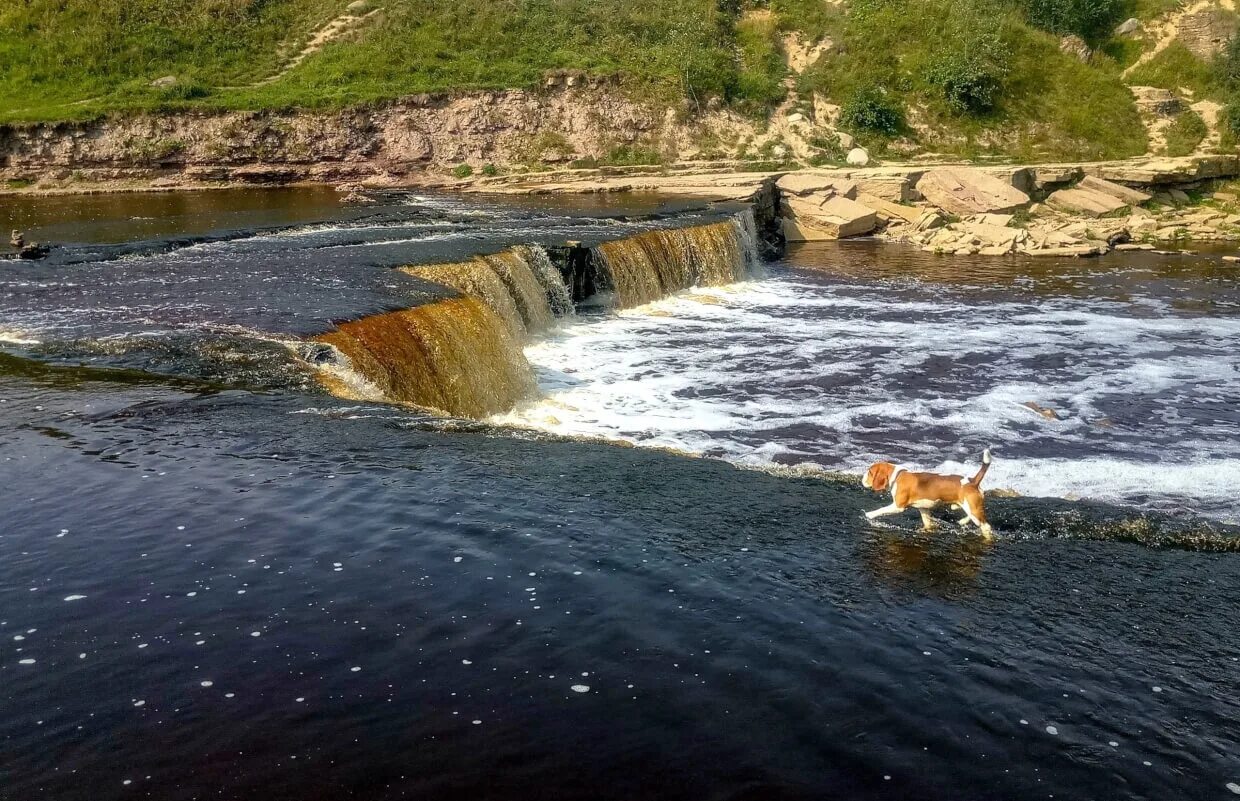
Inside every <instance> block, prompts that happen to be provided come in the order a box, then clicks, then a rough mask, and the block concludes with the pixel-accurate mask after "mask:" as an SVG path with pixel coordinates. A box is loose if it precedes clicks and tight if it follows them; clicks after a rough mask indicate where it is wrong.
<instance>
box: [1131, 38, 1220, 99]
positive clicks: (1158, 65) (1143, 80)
mask: <svg viewBox="0 0 1240 801" xmlns="http://www.w3.org/2000/svg"><path fill="white" fill-rule="evenodd" d="M1128 82H1129V83H1131V84H1132V85H1133V86H1158V87H1161V88H1163V89H1170V90H1171V91H1173V92H1178V91H1179V90H1181V89H1187V90H1189V91H1190V92H1192V93H1193V94H1194V95H1199V94H1206V93H1207V92H1208V91H1209V90H1210V88H1211V87H1212V86H1213V84H1214V74H1213V72H1212V71H1211V69H1210V65H1208V64H1206V63H1205V62H1204V61H1202V60H1201V59H1199V58H1197V57H1196V56H1195V55H1193V54H1192V52H1191V51H1190V50H1189V49H1188V48H1187V47H1185V46H1184V45H1182V44H1180V43H1179V42H1172V43H1171V44H1170V45H1168V46H1167V47H1166V48H1165V49H1164V50H1163V51H1162V52H1161V53H1159V54H1158V55H1156V56H1154V57H1153V58H1152V59H1150V60H1149V61H1147V62H1145V63H1144V64H1142V65H1141V66H1139V67H1137V68H1136V69H1134V70H1133V71H1132V72H1130V73H1129V74H1128Z"/></svg>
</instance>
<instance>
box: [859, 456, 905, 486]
mask: <svg viewBox="0 0 1240 801" xmlns="http://www.w3.org/2000/svg"><path fill="white" fill-rule="evenodd" d="M895 471H896V466H895V465H894V464H892V463H891V462H875V463H874V464H872V465H870V469H869V470H866V471H865V476H864V477H863V478H862V479H861V486H863V487H865V488H866V489H872V490H874V491H875V492H882V491H883V490H885V489H887V487H888V486H889V485H890V484H891V474H892V473H894V472H895Z"/></svg>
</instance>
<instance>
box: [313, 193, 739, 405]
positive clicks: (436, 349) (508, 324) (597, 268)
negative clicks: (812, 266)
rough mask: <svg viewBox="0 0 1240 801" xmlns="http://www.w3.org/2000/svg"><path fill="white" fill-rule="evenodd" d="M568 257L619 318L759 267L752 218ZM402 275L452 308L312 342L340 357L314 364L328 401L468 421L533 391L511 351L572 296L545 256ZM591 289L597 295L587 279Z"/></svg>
mask: <svg viewBox="0 0 1240 801" xmlns="http://www.w3.org/2000/svg"><path fill="white" fill-rule="evenodd" d="M570 248H573V249H575V250H574V252H576V253H579V254H581V255H583V256H584V255H587V254H588V255H589V257H590V258H589V260H583V261H582V264H584V265H585V266H584V267H582V268H581V269H583V270H587V271H589V273H588V274H589V275H591V276H596V277H597V279H598V283H599V284H601V285H602V286H604V287H608V286H609V287H610V288H612V289H614V290H615V296H616V305H617V306H619V307H621V308H626V307H630V306H637V305H640V304H643V303H649V302H651V301H654V300H658V299H659V298H661V297H664V296H666V295H669V294H672V293H674V292H679V291H682V290H685V289H688V288H690V287H692V286H718V285H722V284H729V283H732V282H734V281H741V280H744V279H746V278H748V277H749V276H751V275H754V274H755V273H756V272H757V270H758V269H759V265H760V258H759V256H758V246H757V233H756V230H755V225H754V218H753V214H752V212H745V213H743V214H739V215H737V216H736V217H734V218H733V219H731V220H728V221H725V222H719V223H712V224H709V225H698V226H694V227H691V228H677V229H671V230H663V231H650V232H647V233H643V234H638V235H637V236H632V237H628V238H627V239H621V240H618V241H615V242H605V243H603V244H601V245H597V246H595V247H593V248H590V249H589V250H586V249H585V248H581V247H580V246H578V245H575V244H574V245H571V246H570ZM573 263H574V264H576V263H577V262H576V261H575V260H574V261H573ZM590 263H592V266H591V264H590ZM400 269H401V270H403V271H404V272H406V273H408V274H410V275H413V276H416V277H418V278H422V279H424V280H427V281H431V282H434V283H437V284H440V285H442V286H445V287H450V288H452V289H455V290H456V291H457V292H460V293H461V297H455V298H449V299H446V300H440V301H436V302H433V303H427V304H425V305H423V306H416V307H414V308H411V309H405V310H403V311H397V312H391V313H388V314H376V315H373V316H370V317H364V318H362V319H360V320H354V321H351V322H345V323H341V324H340V325H339V326H338V327H337V329H336V330H334V331H331V332H329V333H326V334H322V335H320V336H318V337H315V340H316V341H317V342H320V343H325V344H327V345H331V346H333V347H334V348H335V351H334V353H335V354H338V355H339V356H338V357H333V358H325V359H324V360H323V361H318V360H315V361H314V363H315V364H316V366H317V367H318V368H319V374H320V379H321V380H322V382H323V384H324V385H325V386H326V387H327V388H328V390H329V391H331V392H333V393H334V394H337V395H343V396H345V397H351V398H359V399H366V400H372V399H376V398H382V399H386V400H390V401H396V402H403V403H411V404H415V405H417V406H422V407H425V408H428V409H433V410H438V411H441V412H444V413H446V414H450V415H460V416H469V417H486V416H488V415H492V414H496V413H498V412H502V411H508V410H509V409H511V408H512V407H513V406H514V405H515V404H516V403H517V402H518V401H519V400H521V399H522V398H524V397H527V396H529V395H530V394H532V393H533V392H534V391H535V389H536V385H535V382H534V377H533V371H532V370H531V369H530V366H529V363H528V362H527V361H526V360H525V356H524V355H523V354H522V352H521V347H522V345H523V344H525V343H526V342H527V341H528V340H529V338H530V337H531V336H534V335H537V334H541V333H543V332H545V331H547V330H548V329H550V328H551V326H552V325H553V324H554V322H555V318H556V317H565V316H571V315H572V314H573V299H572V296H571V295H570V293H569V290H568V288H567V287H566V286H565V283H564V279H563V277H562V275H561V273H560V270H559V269H557V268H556V267H555V265H553V264H552V263H551V260H550V259H549V258H548V255H547V252H546V251H545V250H543V248H541V247H539V246H537V245H521V246H517V247H513V248H510V249H508V250H504V251H501V252H499V253H496V254H492V255H488V256H476V257H474V258H472V259H469V260H467V261H461V262H454V263H449V264H428V265H419V266H410V267H402V268H400ZM566 269H569V270H573V269H577V268H575V267H567V268H566ZM574 275H576V273H574ZM589 281H590V286H594V285H595V283H594V281H595V278H594V277H591V278H590V279H589ZM589 291H593V290H589Z"/></svg>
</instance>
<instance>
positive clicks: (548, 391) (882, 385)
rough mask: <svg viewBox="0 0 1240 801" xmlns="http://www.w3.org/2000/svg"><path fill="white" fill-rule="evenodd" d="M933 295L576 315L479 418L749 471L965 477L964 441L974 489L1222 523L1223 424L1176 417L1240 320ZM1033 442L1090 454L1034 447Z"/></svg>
mask: <svg viewBox="0 0 1240 801" xmlns="http://www.w3.org/2000/svg"><path fill="white" fill-rule="evenodd" d="M906 294H907V293H906ZM944 295H945V297H944V300H942V301H932V300H926V299H925V295H919V296H918V297H917V299H916V300H909V299H906V298H905V297H903V296H899V297H892V296H890V295H888V294H886V293H884V292H883V291H882V287H877V286H876V285H865V284H847V283H840V284H821V283H814V282H808V281H804V280H801V279H798V278H796V277H777V278H775V279H772V280H768V281H762V282H747V283H741V284H735V285H732V286H728V287H710V288H704V289H695V290H691V291H689V292H686V293H682V294H680V295H677V296H674V297H671V298H666V299H663V300H660V301H656V302H654V303H651V304H647V305H645V306H641V307H638V308H634V309H628V310H625V311H622V312H619V313H617V314H613V315H609V316H607V317H603V318H593V319H580V318H579V319H578V321H577V322H576V323H575V324H573V325H568V326H564V327H562V328H561V329H560V330H558V331H556V332H553V333H552V334H551V335H550V336H549V337H548V338H547V339H545V340H543V341H542V342H539V343H537V344H534V345H532V346H530V347H528V348H527V349H526V351H525V353H526V356H527V358H528V359H529V361H530V362H531V364H533V365H534V367H535V369H536V372H537V374H538V379H539V383H540V386H541V387H542V389H543V396H542V397H541V398H540V399H539V400H537V401H535V402H533V403H531V404H529V405H526V406H524V407H522V408H518V409H516V410H514V411H512V412H510V413H507V414H503V415H500V416H498V417H496V418H494V422H498V423H501V424H507V425H513V426H521V427H529V428H534V429H539V430H543V431H549V432H553V433H556V434H561V435H569V436H585V437H603V438H608V439H613V440H617V441H623V442H628V443H633V444H637V445H641V446H646V447H658V448H666V449H673V450H680V451H684V452H687V453H691V454H705V455H710V456H716V457H720V458H724V459H728V460H730V461H734V462H737V463H740V464H746V465H753V466H759V467H771V466H775V465H783V466H788V465H799V466H802V467H804V468H806V469H827V470H849V471H853V470H858V469H861V468H863V467H864V466H865V465H866V464H868V463H870V462H873V461H874V460H876V459H878V458H888V459H892V460H894V461H900V462H908V463H910V464H915V465H917V466H919V467H922V468H924V469H942V470H943V471H944V472H960V473H963V474H966V475H969V476H971V475H972V474H973V473H974V472H976V470H977V468H978V467H979V466H980V463H979V462H978V461H976V460H977V459H979V458H980V453H981V446H980V445H979V446H977V447H976V454H969V457H968V458H969V459H970V460H972V461H970V462H962V461H960V457H959V456H954V452H957V451H959V449H960V443H962V442H966V441H973V442H982V443H984V444H990V445H994V446H995V463H994V465H992V468H991V472H990V474H989V475H988V477H987V479H986V486H987V487H990V488H996V487H1006V488H1010V489H1014V490H1016V491H1018V492H1021V493H1023V494H1029V495H1049V496H1057V497H1081V498H1090V499H1096V500H1104V501H1112V502H1123V503H1142V504H1148V505H1153V506H1161V507H1163V508H1170V507H1174V506H1176V505H1178V504H1182V505H1184V506H1186V507H1187V508H1189V509H1190V510H1192V511H1194V512H1196V513H1200V514H1204V515H1207V516H1214V517H1220V518H1222V519H1225V520H1235V519H1240V505H1238V504H1237V501H1236V500H1235V499H1234V497H1233V496H1234V487H1232V486H1228V482H1227V481H1225V479H1224V477H1225V476H1227V475H1229V474H1233V475H1234V474H1235V470H1236V469H1237V466H1238V465H1240V437H1237V436H1236V431H1235V430H1234V429H1235V423H1234V422H1229V421H1228V420H1225V419H1219V420H1217V421H1211V420H1209V419H1204V418H1203V417H1202V416H1201V415H1197V416H1196V417H1192V416H1189V415H1187V414H1185V411H1186V410H1187V409H1189V408H1190V407H1191V406H1193V405H1194V404H1201V403H1212V404H1216V405H1218V406H1219V407H1220V408H1224V407H1225V406H1226V404H1227V402H1228V401H1227V399H1228V398H1231V397H1235V396H1237V395H1240V361H1238V360H1236V359H1235V358H1231V357H1230V356H1229V354H1231V353H1234V352H1236V351H1240V319H1234V318H1228V317H1218V318H1211V317H1187V316H1184V315H1183V314H1176V313H1173V312H1172V311H1171V310H1169V306H1168V304H1162V303H1161V301H1157V300H1150V301H1149V302H1148V303H1146V304H1145V308H1146V309H1147V312H1143V314H1142V315H1141V316H1134V315H1133V314H1132V313H1131V307H1130V306H1129V305H1128V304H1120V303H1116V302H1112V301H1099V300H1090V299H1082V298H1075V297H1069V298H1060V299H1053V300H1048V301H1046V302H1043V303H1040V304H1039V305H1034V304H1030V303H1022V302H1009V303H995V304H992V305H990V306H989V307H987V314H986V322H985V324H978V321H977V319H976V315H971V314H967V313H965V314H962V312H961V309H962V308H963V307H962V305H961V303H960V302H959V301H957V300H956V299H953V298H952V297H950V293H949V292H945V293H944ZM1163 306H1168V308H1163ZM1159 314H1161V315H1163V316H1157V315H1159ZM973 363H978V364H985V365H986V367H987V370H988V372H987V375H988V376H990V377H989V378H988V380H987V381H986V382H985V383H978V382H975V381H973V380H972V379H971V376H972V373H973V370H972V369H971V368H970V367H969V365H970V364H973ZM1044 364H1045V365H1046V367H1043V366H1042V365H1044ZM1129 399H1130V400H1131V401H1132V402H1133V403H1143V404H1144V405H1143V406H1142V409H1143V412H1144V411H1145V409H1146V407H1147V406H1148V417H1147V418H1146V419H1144V420H1143V421H1142V425H1143V426H1144V429H1143V430H1140V431H1133V430H1131V429H1130V430H1122V429H1119V428H1116V427H1115V426H1114V424H1113V423H1112V422H1111V421H1110V420H1108V419H1106V416H1107V414H1108V410H1109V409H1114V408H1116V406H1117V404H1119V405H1123V404H1126V403H1127V402H1128V401H1129ZM1031 402H1032V403H1035V404H1037V405H1039V406H1042V407H1046V408H1051V409H1054V410H1055V411H1056V413H1057V415H1058V417H1059V419H1056V420H1050V419H1046V418H1045V417H1043V416H1041V415H1039V414H1038V413H1037V412H1036V410H1033V409H1031V408H1029V407H1028V406H1027V405H1026V404H1028V403H1031ZM1031 440H1036V441H1037V448H1038V449H1041V450H1043V451H1050V452H1051V453H1054V454H1061V453H1064V452H1072V453H1085V454H1088V455H1087V456H1072V457H1067V456H1058V455H1055V456H1045V457H1044V456H1039V455H1037V454H1036V452H1032V447H1033V446H1031V445H1028V443H1030V441H1031ZM884 443H886V444H884ZM1005 446H1007V447H1006V448H1005ZM1022 448H1024V449H1025V450H1024V454H1025V455H1013V454H1014V452H1017V453H1019V452H1020V451H1021V449H1022ZM970 450H971V449H970ZM963 455H964V454H961V456H963ZM953 457H954V460H953ZM945 458H946V459H947V460H946V461H945Z"/></svg>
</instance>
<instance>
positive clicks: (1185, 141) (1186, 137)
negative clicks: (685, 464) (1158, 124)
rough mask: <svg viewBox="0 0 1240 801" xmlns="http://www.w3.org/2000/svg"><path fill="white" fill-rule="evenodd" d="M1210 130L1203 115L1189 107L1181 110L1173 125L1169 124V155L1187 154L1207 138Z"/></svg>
mask: <svg viewBox="0 0 1240 801" xmlns="http://www.w3.org/2000/svg"><path fill="white" fill-rule="evenodd" d="M1209 133H1210V130H1209V129H1208V128H1207V127H1206V123H1205V121H1204V120H1202V119H1201V116H1200V115H1199V114H1198V113H1197V112H1195V111H1193V110H1192V109H1189V110H1187V111H1183V112H1181V113H1180V114H1179V115H1178V116H1177V117H1176V118H1175V120H1174V121H1173V122H1172V123H1171V125H1169V126H1167V132H1166V136H1167V155H1168V156H1187V155H1188V154H1189V153H1192V152H1193V151H1194V150H1196V149H1197V145H1199V144H1201V140H1203V139H1205V138H1206V135H1207V134H1209Z"/></svg>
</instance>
